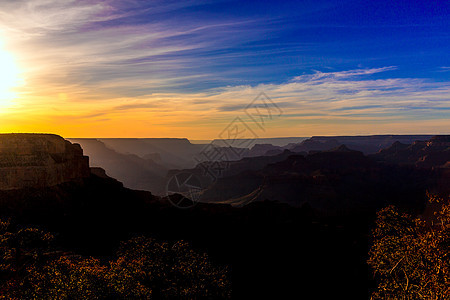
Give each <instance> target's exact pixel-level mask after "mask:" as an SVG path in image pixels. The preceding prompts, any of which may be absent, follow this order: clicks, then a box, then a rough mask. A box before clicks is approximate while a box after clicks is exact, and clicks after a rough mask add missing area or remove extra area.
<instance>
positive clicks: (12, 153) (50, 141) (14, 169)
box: [0, 134, 90, 190]
mask: <svg viewBox="0 0 450 300" xmlns="http://www.w3.org/2000/svg"><path fill="white" fill-rule="evenodd" d="M89 175H90V170H89V158H88V157H87V156H84V155H83V149H81V147H80V145H78V144H72V143H70V142H69V141H66V140H65V139H63V138H62V137H60V136H57V135H52V134H0V190H13V189H22V188H28V187H33V188H40V187H49V186H54V185H58V184H61V183H64V182H70V181H74V180H77V179H80V178H85V177H88V176H89Z"/></svg>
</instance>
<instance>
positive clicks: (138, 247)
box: [0, 221, 231, 299]
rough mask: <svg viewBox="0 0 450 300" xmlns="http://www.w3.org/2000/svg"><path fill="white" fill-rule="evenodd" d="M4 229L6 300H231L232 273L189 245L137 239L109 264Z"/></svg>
mask: <svg viewBox="0 0 450 300" xmlns="http://www.w3.org/2000/svg"><path fill="white" fill-rule="evenodd" d="M10 227H11V225H10V224H9V222H5V221H2V222H1V223H0V253H1V257H0V276H1V277H0V279H1V282H0V284H1V286H0V288H1V290H0V298H1V299H161V298H162V299H167V298H170V299H172V298H181V299H195V298H229V297H230V292H231V291H230V290H231V288H230V281H229V278H228V270H227V269H226V268H222V267H216V266H214V265H213V264H212V263H211V262H210V260H209V258H208V256H206V255H205V254H200V253H197V252H195V251H194V250H192V248H191V247H190V246H189V245H188V244H187V243H185V242H182V241H179V242H175V243H167V242H160V241H157V240H155V239H151V238H146V237H136V238H133V239H131V240H129V241H127V242H123V243H121V245H120V248H119V250H118V251H117V255H116V257H115V258H114V259H113V260H111V261H107V262H102V261H101V260H99V259H97V258H92V257H82V256H79V255H74V254H73V253H66V252H63V251H56V250H55V249H53V248H52V241H53V239H54V236H53V235H51V234H50V233H47V232H44V231H42V230H39V229H36V228H22V229H18V230H12V229H11V228H10Z"/></svg>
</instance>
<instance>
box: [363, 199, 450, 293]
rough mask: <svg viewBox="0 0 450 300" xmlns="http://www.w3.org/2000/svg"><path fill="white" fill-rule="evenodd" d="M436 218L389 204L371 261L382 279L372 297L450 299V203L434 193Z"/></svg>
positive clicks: (380, 220)
mask: <svg viewBox="0 0 450 300" xmlns="http://www.w3.org/2000/svg"><path fill="white" fill-rule="evenodd" d="M430 205H433V206H434V207H437V209H436V212H435V213H434V217H432V218H429V220H425V218H413V217H412V216H410V215H408V214H405V213H402V212H400V211H399V210H398V209H396V208H395V207H394V206H389V207H387V208H385V209H383V210H381V211H380V212H379V213H378V218H377V221H376V229H375V230H374V232H373V238H374V241H373V246H372V248H371V250H370V253H369V260H368V263H369V265H370V266H371V267H372V269H373V270H374V273H375V275H376V277H377V279H378V282H379V284H378V286H377V288H376V290H375V292H374V293H373V295H372V299H429V300H437V299H450V203H449V201H448V199H446V200H445V201H444V199H442V198H439V197H436V196H430Z"/></svg>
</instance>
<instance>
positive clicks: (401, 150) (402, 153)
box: [372, 135, 450, 168]
mask: <svg viewBox="0 0 450 300" xmlns="http://www.w3.org/2000/svg"><path fill="white" fill-rule="evenodd" d="M372 157H373V158H374V159H376V160H378V161H385V162H391V163H396V164H411V165H413V164H414V165H416V166H417V167H422V168H433V167H440V166H443V165H445V164H446V163H447V162H448V161H450V136H449V135H437V136H434V137H432V138H431V139H429V140H426V141H415V142H414V143H412V144H411V145H404V144H400V143H394V144H393V145H392V146H391V147H389V148H386V149H383V150H381V151H379V152H378V153H377V154H374V155H372Z"/></svg>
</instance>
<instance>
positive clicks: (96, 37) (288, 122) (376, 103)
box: [0, 0, 450, 138]
mask: <svg viewBox="0 0 450 300" xmlns="http://www.w3.org/2000/svg"><path fill="white" fill-rule="evenodd" d="M211 3H215V1H134V0H129V1H128V0H127V1H118V0H116V1H113V0H110V1H109V0H108V1H107V0H105V1H87V0H82V1H75V0H67V1H57V0H17V1H2V2H0V40H3V41H4V42H5V48H6V49H7V50H8V51H9V52H10V53H12V54H13V55H14V56H15V58H16V61H17V64H18V65H19V66H20V68H21V70H22V76H23V77H24V79H25V83H26V84H25V85H24V86H23V87H21V88H20V89H18V90H17V92H18V94H19V96H20V97H19V98H18V99H17V105H16V106H15V107H12V108H11V109H9V110H8V113H9V114H10V115H9V116H8V118H9V119H7V118H6V117H3V116H2V121H3V122H7V121H8V122H9V123H11V124H19V125H20V124H22V125H20V126H22V127H21V128H32V127H30V126H32V125H30V124H31V123H29V122H32V120H34V122H35V123H34V124H41V126H44V125H45V126H46V127H45V126H44V127H43V128H48V130H49V131H51V129H52V126H53V127H57V128H64V130H67V131H68V132H73V133H71V135H72V136H77V135H78V136H80V135H82V133H79V132H82V130H86V129H88V128H90V127H89V126H91V125H92V124H91V123H90V122H96V124H95V125H92V126H93V127H95V128H97V126H100V125H98V124H99V123H102V126H104V128H99V129H98V130H99V133H98V135H101V133H102V132H108V126H109V128H110V129H109V130H113V129H117V130H129V132H126V133H124V134H125V135H131V136H133V135H139V134H141V135H146V134H147V135H148V133H146V131H145V128H148V127H151V128H152V130H153V131H152V132H156V131H157V132H161V135H164V134H168V135H170V136H173V135H176V133H177V132H182V129H183V128H185V129H186V130H188V129H189V128H197V129H198V128H199V127H198V126H207V130H206V131H207V132H208V133H204V134H203V135H204V136H203V137H207V136H208V137H209V135H210V133H211V131H214V130H217V131H218V130H219V129H220V128H222V127H223V126H224V125H226V123H227V122H229V120H230V118H232V117H233V116H235V115H236V114H238V113H240V112H241V111H242V109H243V108H244V107H245V106H246V105H247V104H248V103H249V102H250V101H251V100H252V99H253V98H254V97H255V96H256V95H257V94H258V93H259V92H260V91H264V92H266V93H267V94H268V95H269V96H270V97H271V98H273V99H274V101H276V102H277V103H278V105H280V106H281V107H282V108H283V111H284V113H285V114H284V117H283V118H282V119H280V121H277V122H278V123H274V125H273V126H274V127H273V128H274V130H278V131H277V132H276V133H274V135H284V134H283V133H280V132H282V130H288V129H289V130H295V129H296V128H297V130H299V128H300V127H301V126H306V127H302V128H309V129H310V130H312V129H311V128H315V129H314V130H315V131H314V130H313V131H314V132H316V131H319V130H322V129H323V128H328V129H329V128H330V126H334V125H336V124H341V125H342V124H347V125H348V124H355V122H357V123H358V124H363V123H364V122H365V124H374V123H377V124H378V125H379V123H380V122H384V123H386V124H394V123H395V124H409V125H408V126H412V127H411V128H420V126H421V124H422V125H423V124H425V123H427V122H428V123H427V124H431V123H430V122H438V123H439V124H440V125H439V126H441V127H435V128H444V127H445V125H450V124H448V120H449V119H450V118H449V110H448V107H449V102H450V99H449V95H450V84H449V83H448V81H442V80H441V81H433V80H430V79H426V78H418V77H420V76H415V77H416V78H415V77H414V76H398V74H399V72H400V71H402V67H401V66H397V65H396V64H395V63H392V64H391V63H386V64H385V63H381V62H377V60H375V59H374V60H373V61H371V64H372V65H373V64H377V67H367V68H364V67H359V68H356V69H355V67H349V68H343V67H342V66H341V67H336V66H331V67H330V65H333V63H332V62H334V61H346V62H351V64H352V65H353V66H355V65H358V64H359V63H360V61H357V60H356V59H351V58H335V57H331V56H329V57H325V56H322V55H323V48H319V47H318V43H317V41H316V39H314V38H311V36H309V38H308V35H311V32H308V31H307V30H311V28H313V29H314V28H317V26H316V25H314V26H306V25H305V24H306V23H307V22H303V23H302V24H303V25H299V26H298V28H295V30H297V31H295V34H293V33H292V32H290V36H289V37H288V38H285V39H283V38H282V37H283V36H285V35H287V34H286V33H285V32H283V30H284V29H283V28H284V27H283V26H285V25H286V24H287V23H286V22H285V21H284V20H283V18H282V16H279V18H278V19H277V18H274V17H272V18H269V17H268V16H267V15H265V14H259V15H252V16H247V15H244V14H242V15H239V14H238V15H237V16H236V15H234V16H230V15H227V14H217V13H216V12H213V13H210V14H206V13H205V14H203V13H202V9H203V7H204V6H205V4H211ZM192 7H198V8H199V12H198V13H193V12H192ZM327 11H328V10H327ZM309 12H310V13H311V15H310V18H311V16H313V17H314V16H316V14H317V12H316V11H314V10H310V11H309ZM269 20H270V21H271V22H268V21H269ZM305 20H307V19H305ZM289 26H290V27H294V26H293V25H289ZM289 26H288V27H289ZM330 26H331V25H330V24H323V26H322V25H320V26H319V27H321V28H322V27H323V28H328V27H330ZM310 27H311V28H310ZM331 27H333V26H331ZM334 27H336V26H334ZM347 27H352V26H350V25H349V26H347ZM347 27H346V26H343V27H342V28H347ZM352 28H353V27H352ZM355 28H357V27H355ZM291 29H292V28H291ZM333 34H334V33H333ZM325 46H326V47H329V46H330V44H329V43H325ZM351 46H352V47H355V45H354V44H351ZM318 50H322V52H320V51H318ZM315 51H318V53H317V54H315ZM255 58H257V59H255ZM366 62H367V61H366ZM349 64H350V63H349ZM362 65H363V66H366V65H369V64H364V63H363V64H362ZM394 65H395V66H394ZM447 69H448V67H441V68H440V69H439V71H440V72H441V73H444V72H446V71H448V70H447ZM319 70H321V71H319ZM323 70H329V71H323ZM336 70H337V71H336ZM435 70H436V68H434V69H433V72H434V73H435V74H438V72H435ZM277 72H278V73H277ZM272 73H273V74H272ZM280 73H282V76H281V75H280ZM24 116H27V118H28V120H25V119H26V118H25V117H24ZM14 118H15V119H14ZM98 121H101V122H98ZM5 124H7V123H5ZM43 124H44V125H43ZM55 124H56V125H55ZM103 124H104V125H103ZM124 124H126V125H127V126H124ZM205 124H206V125H205ZM306 124H309V125H308V126H312V127H308V126H307V125H306ZM19 125H17V128H19V127H20V126H19ZM347 125H346V126H347ZM27 126H28V127H27ZM195 126H197V127H195ZM314 126H315V127H314ZM327 126H328V127H327ZM336 126H337V125H336ZM348 126H350V125H348ZM367 126H369V125H367ZM397 126H401V125H397ZM405 126H406V125H405ZM414 126H415V127H414ZM429 126H432V125H429ZM122 127H127V128H128V129H124V128H122ZM394 127H395V126H394ZM5 128H8V127H5ZM13 128H14V127H13ZM111 128H113V129H111ZM430 128H431V127H430ZM447 128H449V127H447ZM5 130H6V129H5ZM411 130H412V131H414V130H413V129H411ZM311 132H312V131H311ZM306 134H308V133H306ZM322 134H323V133H322ZM104 135H105V134H104ZM289 135H296V134H295V133H294V132H291V133H289ZM197 137H199V138H200V137H201V136H197Z"/></svg>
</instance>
